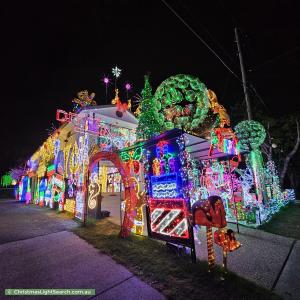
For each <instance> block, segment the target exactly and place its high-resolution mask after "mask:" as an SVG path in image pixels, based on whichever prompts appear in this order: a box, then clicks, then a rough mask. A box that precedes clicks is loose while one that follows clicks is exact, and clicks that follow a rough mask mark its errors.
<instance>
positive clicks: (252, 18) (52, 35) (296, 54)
mask: <svg viewBox="0 0 300 300" xmlns="http://www.w3.org/2000/svg"><path fill="white" fill-rule="evenodd" d="M167 2H168V3H169V4H171V5H172V7H173V8H174V9H175V10H176V11H177V12H178V13H179V14H180V15H181V17H183V18H184V19H185V20H186V21H187V22H188V23H189V25H190V26H192V27H193V28H194V29H195V31H196V32H197V33H198V34H199V35H200V36H201V37H202V38H203V39H204V40H205V41H206V42H207V43H208V44H209V45H210V46H211V47H212V48H213V49H214V50H215V51H216V52H217V53H218V54H219V55H220V56H221V57H222V59H223V60H224V61H225V62H226V63H227V64H228V65H230V67H231V68H232V69H233V70H234V71H235V72H237V74H238V75H239V76H240V73H239V62H238V58H237V55H236V54H237V51H236V45H235V42H234V27H235V26H238V27H239V28H240V37H241V40H242V47H243V53H244V56H245V64H246V68H247V70H248V77H249V79H250V80H251V81H252V82H253V83H254V86H255V88H256V90H257V92H258V93H259V94H260V96H261V98H262V99H263V101H264V102H265V103H266V106H267V109H268V110H269V113H272V114H274V115H280V114H286V113H290V112H294V111H295V108H297V105H296V104H295V103H296V101H297V100H296V99H298V89H299V83H300V82H299V70H300V30H299V25H300V21H299V20H300V18H299V11H300V10H299V8H300V7H299V1H296V0H295V1H289V0H284V1H283V0H282V1H225V0H217V1H206V2H204V1H196V0H194V1H191V0H181V1H178V0H177V1H175V0H172V1H171V0H167ZM1 6H2V7H1V13H0V22H1V31H2V34H1V52H2V54H1V73H2V80H1V84H2V92H1V111H2V113H1V118H0V120H1V121H0V122H1V124H0V125H1V135H2V142H1V156H0V157H1V161H0V173H1V172H3V171H5V170H7V169H8V168H10V167H13V166H14V165H15V164H17V163H18V162H19V161H20V160H24V159H26V158H28V157H29V156H30V154H32V153H33V151H35V149H37V147H38V146H39V145H40V144H41V143H42V141H43V140H44V139H45V138H46V136H47V129H49V128H51V125H52V123H53V124H55V125H56V126H58V124H57V123H56V121H55V112H56V109H57V108H62V109H65V110H69V109H70V108H71V100H72V98H74V97H75V96H76V93H77V92H78V91H80V90H83V89H88V90H89V91H93V92H95V93H96V100H97V102H98V104H105V88H104V86H103V84H102V83H101V78H102V77H103V74H109V73H110V70H111V68H112V67H113V66H115V65H116V64H117V65H118V66H119V67H120V68H121V69H122V70H123V72H122V75H121V77H120V79H119V87H120V89H122V87H123V84H124V83H125V81H127V80H128V81H130V82H131V83H132V84H133V87H134V89H133V91H132V95H134V94H135V93H140V92H141V89H142V87H143V75H144V74H145V73H146V72H148V71H150V72H151V82H152V86H153V89H154V90H155V88H156V87H157V86H158V84H159V83H160V82H161V81H163V80H164V79H166V78H167V77H169V76H171V75H176V74H179V73H187V74H192V75H196V76H198V77H199V78H200V79H201V80H202V81H203V82H204V83H205V84H206V86H207V87H208V88H211V89H212V90H214V91H215V92H216V93H217V95H218V98H219V101H220V102H221V103H222V104H224V105H225V107H229V106H230V105H233V104H234V103H237V102H242V101H243V94H242V87H241V84H240V82H239V81H238V80H237V79H235V78H234V77H233V76H232V75H231V74H230V73H229V72H228V71H227V70H226V68H225V67H224V66H223V65H222V64H221V63H220V62H219V61H218V59H217V58H216V57H215V56H214V55H213V54H212V53H211V52H209V50H208V49H207V48H206V47H205V46H204V45H203V44H202V43H201V41H200V40H198V39H197V38H196V37H195V36H194V35H193V34H192V33H191V32H190V31H189V30H188V29H187V28H186V27H185V26H184V25H183V24H182V23H181V21H180V20H179V19H178V18H177V17H176V16H175V15H174V14H173V13H172V12H171V11H170V10H169V9H168V8H167V7H166V6H165V5H164V4H163V2H161V1H158V0H153V1H150V0H148V1H145V0H127V1H125V0H124V1H113V0H106V1H104V0H101V1H100V0H98V1H75V0H73V1H62V0H61V1H30V0H29V1H5V2H4V3H2V4H1ZM110 92H112V87H111V88H110ZM111 96H112V94H111V95H110V96H109V100H110V99H111ZM124 97H125V94H124V92H123V98H124ZM251 99H252V101H253V102H256V101H258V99H257V98H256V97H254V95H252V97H251Z"/></svg>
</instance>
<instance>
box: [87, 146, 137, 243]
mask: <svg viewBox="0 0 300 300" xmlns="http://www.w3.org/2000/svg"><path fill="white" fill-rule="evenodd" d="M101 160H107V161H111V162H112V163H113V164H114V165H115V167H116V168H117V169H118V171H119V173H120V174H121V177H122V182H123V185H124V187H125V203H126V205H125V214H124V219H123V222H122V225H121V231H120V236H121V237H123V238H125V237H128V236H129V235H130V231H131V228H132V227H133V224H134V210H135V208H136V205H137V202H138V197H137V194H136V188H135V183H134V182H133V181H132V180H131V179H130V178H131V176H130V170H129V168H128V166H126V165H125V164H124V163H123V162H122V160H121V158H120V157H119V154H118V153H117V152H108V151H101V152H98V153H95V154H94V155H92V156H91V157H90V163H89V173H91V171H92V169H93V167H94V166H95V165H96V163H98V161H101ZM89 201H90V199H87V205H88V206H89V205H90V204H91V203H89Z"/></svg>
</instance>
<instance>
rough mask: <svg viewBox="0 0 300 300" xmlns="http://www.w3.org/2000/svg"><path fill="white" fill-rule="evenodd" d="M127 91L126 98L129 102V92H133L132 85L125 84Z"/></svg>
mask: <svg viewBox="0 0 300 300" xmlns="http://www.w3.org/2000/svg"><path fill="white" fill-rule="evenodd" d="M125 89H126V96H127V100H128V92H129V91H130V90H131V84H130V83H129V82H127V83H126V84H125Z"/></svg>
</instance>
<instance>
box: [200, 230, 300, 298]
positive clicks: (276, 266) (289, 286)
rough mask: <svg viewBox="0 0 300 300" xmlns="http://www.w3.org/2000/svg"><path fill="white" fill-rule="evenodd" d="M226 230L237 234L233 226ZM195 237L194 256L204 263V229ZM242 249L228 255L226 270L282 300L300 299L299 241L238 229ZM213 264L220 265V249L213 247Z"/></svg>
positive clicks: (205, 249) (205, 254) (205, 248)
mask: <svg viewBox="0 0 300 300" xmlns="http://www.w3.org/2000/svg"><path fill="white" fill-rule="evenodd" d="M228 227H229V228H231V229H233V230H234V231H235V232H236V226H235V225H232V224H230V225H229V226H228ZM194 233H195V236H196V241H195V244H196V255H197V257H198V258H199V259H201V260H207V246H206V234H205V229H204V228H201V230H200V234H199V233H197V232H196V230H194ZM236 238H237V240H238V241H240V242H241V243H242V247H241V248H239V249H238V250H236V251H235V252H232V253H229V254H228V260H227V262H228V269H229V270H231V271H233V272H235V273H236V274H238V275H240V276H241V277H244V278H246V279H249V280H251V281H253V282H255V283H256V284H258V285H260V286H263V287H265V288H267V289H269V290H274V291H275V292H276V293H277V294H279V295H280V296H282V297H283V298H284V299H298V300H299V299H300V264H299V259H300V243H299V241H298V240H294V239H291V238H286V237H283V236H279V235H275V234H271V233H267V232H263V231H260V230H256V229H251V228H246V227H242V226H240V234H236ZM214 249H215V254H216V263H217V264H219V265H221V264H222V251H221V247H219V246H217V245H216V244H215V245H214Z"/></svg>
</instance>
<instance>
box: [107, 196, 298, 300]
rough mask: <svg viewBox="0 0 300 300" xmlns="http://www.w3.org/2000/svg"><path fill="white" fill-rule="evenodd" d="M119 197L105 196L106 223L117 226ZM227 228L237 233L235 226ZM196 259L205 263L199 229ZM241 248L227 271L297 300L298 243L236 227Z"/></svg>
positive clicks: (202, 233)
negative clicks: (107, 215)
mask: <svg viewBox="0 0 300 300" xmlns="http://www.w3.org/2000/svg"><path fill="white" fill-rule="evenodd" d="M119 203H120V194H119V193H117V194H116V196H111V195H109V194H105V195H104V198H103V203H102V207H103V209H106V210H109V211H110V212H111V216H110V218H109V220H110V221H111V222H113V223H115V224H120V217H119V216H120V204H119ZM228 227H229V228H231V229H233V230H234V231H235V232H236V231H237V229H236V225H233V224H229V226H228ZM195 237H196V241H195V244H196V254H197V257H198V259H200V260H207V246H206V233H205V229H204V228H203V227H202V228H201V231H200V235H199V237H200V238H199V240H198V241H197V234H196V230H195ZM236 237H237V239H238V240H239V241H240V242H241V243H242V247H241V248H240V249H238V250H237V251H235V252H233V253H230V254H229V255H228V269H229V270H231V271H233V272H235V273H236V274H238V275H240V276H241V277H244V278H246V279H249V280H251V281H253V282H255V283H256V284H258V285H260V286H263V287H265V288H267V289H269V290H273V291H275V292H276V293H277V294H279V295H281V296H282V297H283V298H284V299H289V300H294V299H295V300H296V299H297V300H299V299H300V263H299V262H298V261H299V260H300V242H299V241H296V240H294V239H291V238H287V237H283V236H280V235H275V234H271V233H268V232H263V231H260V230H256V229H251V228H246V227H243V226H240V234H236ZM214 249H215V253H216V262H217V264H219V265H221V264H222V251H221V248H220V247H219V246H217V245H216V244H215V245H214Z"/></svg>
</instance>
